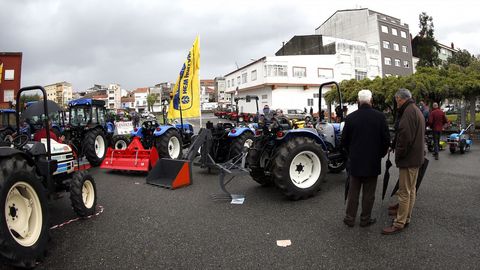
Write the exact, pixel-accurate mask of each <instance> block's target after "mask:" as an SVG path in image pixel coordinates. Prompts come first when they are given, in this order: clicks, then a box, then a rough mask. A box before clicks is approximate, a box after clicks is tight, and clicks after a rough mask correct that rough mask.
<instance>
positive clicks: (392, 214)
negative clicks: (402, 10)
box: [388, 209, 397, 217]
mask: <svg viewBox="0 0 480 270" xmlns="http://www.w3.org/2000/svg"><path fill="white" fill-rule="evenodd" d="M388 215H389V216H391V217H395V216H396V215H397V210H396V209H395V210H388Z"/></svg>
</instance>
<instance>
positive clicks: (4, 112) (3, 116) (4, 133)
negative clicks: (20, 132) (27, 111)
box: [0, 109, 17, 142]
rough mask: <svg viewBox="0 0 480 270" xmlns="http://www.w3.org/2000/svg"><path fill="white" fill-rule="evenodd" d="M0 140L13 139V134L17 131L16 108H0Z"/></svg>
mask: <svg viewBox="0 0 480 270" xmlns="http://www.w3.org/2000/svg"><path fill="white" fill-rule="evenodd" d="M0 121H1V122H0V142H3V141H5V140H8V141H12V140H13V137H12V134H13V133H15V125H16V121H17V120H16V116H15V110H12V109H0Z"/></svg>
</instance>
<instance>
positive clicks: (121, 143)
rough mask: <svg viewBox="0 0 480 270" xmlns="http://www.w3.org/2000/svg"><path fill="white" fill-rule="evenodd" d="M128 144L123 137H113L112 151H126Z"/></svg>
mask: <svg viewBox="0 0 480 270" xmlns="http://www.w3.org/2000/svg"><path fill="white" fill-rule="evenodd" d="M129 144H130V140H129V139H128V138H127V137H125V136H121V135H119V136H115V137H113V149H115V150H124V149H127V147H128V145H129Z"/></svg>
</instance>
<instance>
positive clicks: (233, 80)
mask: <svg viewBox="0 0 480 270" xmlns="http://www.w3.org/2000/svg"><path fill="white" fill-rule="evenodd" d="M234 85H235V79H232V87H233V86H234Z"/></svg>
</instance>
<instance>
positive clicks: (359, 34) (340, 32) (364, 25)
mask: <svg viewBox="0 0 480 270" xmlns="http://www.w3.org/2000/svg"><path fill="white" fill-rule="evenodd" d="M315 33H316V34H319V35H326V36H332V37H336V38H342V39H348V40H356V41H362V42H366V43H367V44H368V47H369V48H375V49H378V50H379V52H380V57H381V59H380V60H381V70H380V73H381V74H382V76H390V75H397V76H406V75H410V74H412V73H413V67H412V47H411V40H410V31H409V27H408V24H405V23H402V22H401V20H400V19H398V18H395V17H392V16H389V15H386V14H383V13H379V12H376V11H373V10H370V9H367V8H363V9H350V10H338V11H337V12H335V13H334V14H333V15H332V16H330V18H328V19H327V20H326V21H325V22H324V23H323V24H322V25H320V26H319V27H318V28H317V29H316V30H315Z"/></svg>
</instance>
